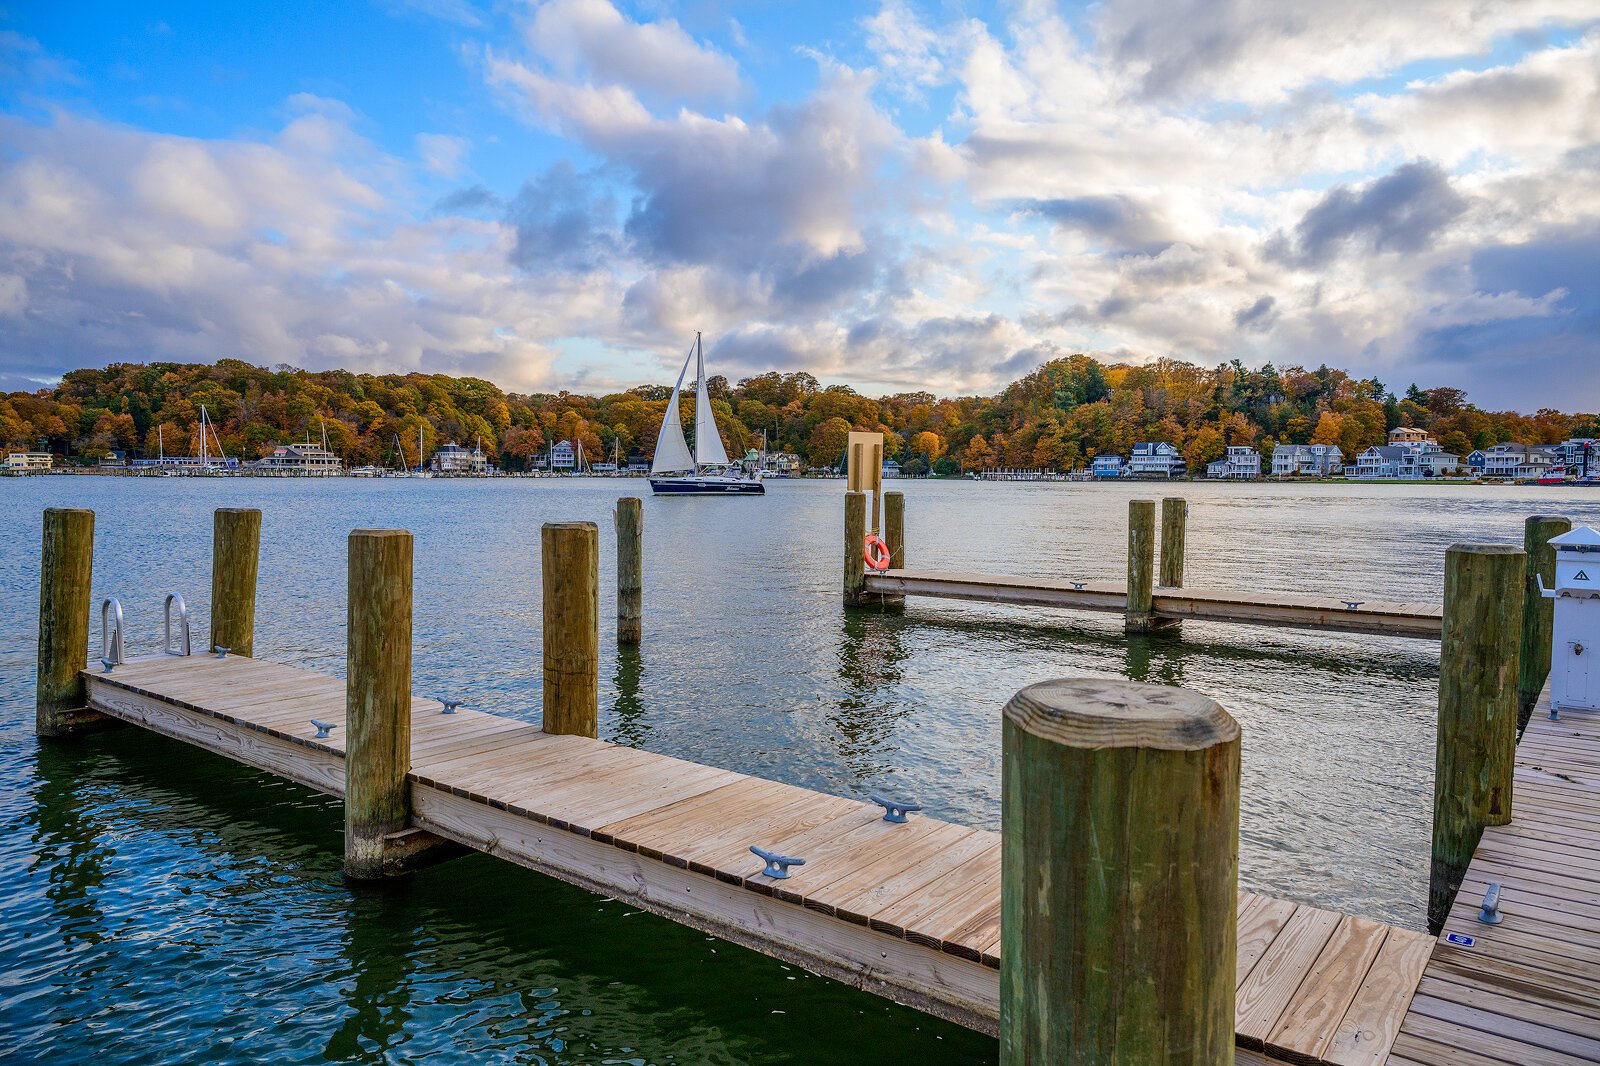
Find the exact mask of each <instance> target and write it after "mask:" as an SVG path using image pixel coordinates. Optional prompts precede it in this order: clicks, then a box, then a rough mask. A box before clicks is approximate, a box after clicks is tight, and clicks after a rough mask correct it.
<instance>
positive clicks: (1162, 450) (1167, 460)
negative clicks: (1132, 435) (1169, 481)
mask: <svg viewBox="0 0 1600 1066" xmlns="http://www.w3.org/2000/svg"><path fill="white" fill-rule="evenodd" d="M1188 469H1189V464H1188V463H1186V462H1185V461H1184V458H1183V453H1182V452H1180V451H1179V450H1178V449H1177V447H1176V446H1175V445H1172V444H1168V443H1167V442H1166V441H1164V440H1161V441H1140V442H1139V443H1138V444H1135V445H1134V446H1133V454H1132V455H1131V456H1129V458H1128V474H1129V475H1130V476H1131V477H1144V478H1172V477H1179V476H1181V475H1182V474H1184V473H1186V472H1187V471H1188Z"/></svg>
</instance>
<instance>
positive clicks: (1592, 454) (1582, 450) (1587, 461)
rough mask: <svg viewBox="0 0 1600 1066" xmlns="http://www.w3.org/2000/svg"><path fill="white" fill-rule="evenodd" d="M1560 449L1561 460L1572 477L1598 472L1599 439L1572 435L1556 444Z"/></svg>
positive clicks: (1599, 471) (1599, 466) (1599, 467)
mask: <svg viewBox="0 0 1600 1066" xmlns="http://www.w3.org/2000/svg"><path fill="white" fill-rule="evenodd" d="M1556 447H1557V448H1559V449H1560V450H1561V462H1562V465H1564V466H1565V467H1566V468H1567V473H1569V474H1571V475H1572V476H1573V477H1588V476H1589V475H1591V474H1600V440H1596V439H1595V438H1593V437H1573V438H1572V439H1571V440H1564V441H1562V442H1561V443H1560V444H1558V445H1556Z"/></svg>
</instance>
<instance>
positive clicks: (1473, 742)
mask: <svg viewBox="0 0 1600 1066" xmlns="http://www.w3.org/2000/svg"><path fill="white" fill-rule="evenodd" d="M1524 560H1525V556H1524V554H1523V552H1522V550H1521V549H1520V548H1516V547H1513V546H1511V545H1509V544H1457V545H1454V546H1452V547H1451V548H1450V549H1449V550H1448V551H1447V552H1445V563H1444V632H1443V636H1442V640H1441V643H1440V649H1439V719H1438V739H1437V742H1436V743H1437V746H1436V749H1435V766H1434V783H1433V854H1432V864H1431V870H1430V876H1429V885H1428V928H1429V929H1430V930H1431V931H1432V932H1433V933H1434V934H1437V933H1438V932H1439V930H1440V928H1441V927H1442V926H1443V925H1444V920H1445V918H1446V916H1448V914H1449V913H1450V905H1451V902H1452V901H1453V900H1454V899H1455V895H1456V890H1457V889H1458V888H1459V887H1460V886H1461V878H1462V875H1463V874H1464V873H1465V872H1466V869H1467V864H1468V863H1469V862H1471V861H1472V853H1473V851H1474V850H1475V849H1476V848H1477V846H1478V840H1479V838H1480V837H1481V836H1482V835H1483V829H1484V827H1485V826H1489V825H1505V824H1506V823H1508V822H1510V821H1511V780H1512V767H1513V760H1514V758H1515V755H1516V742H1517V739H1516V728H1517V679H1518V672H1519V671H1518V661H1519V659H1520V657H1521V656H1520V652H1521V634H1522V601H1523V595H1522V591H1523V590H1522V584H1523V580H1524V566H1523V564H1524Z"/></svg>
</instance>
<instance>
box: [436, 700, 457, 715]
mask: <svg viewBox="0 0 1600 1066" xmlns="http://www.w3.org/2000/svg"><path fill="white" fill-rule="evenodd" d="M439 702H440V703H441V704H443V705H444V710H442V711H440V712H439V713H440V714H455V713H456V708H457V707H460V706H461V701H460V700H440V701H439Z"/></svg>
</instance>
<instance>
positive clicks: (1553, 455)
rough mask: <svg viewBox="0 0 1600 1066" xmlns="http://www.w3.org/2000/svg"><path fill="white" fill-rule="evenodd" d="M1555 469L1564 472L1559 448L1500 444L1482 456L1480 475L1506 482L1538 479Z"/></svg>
mask: <svg viewBox="0 0 1600 1066" xmlns="http://www.w3.org/2000/svg"><path fill="white" fill-rule="evenodd" d="M1558 467H1560V468H1561V469H1565V464H1564V462H1563V460H1562V454H1561V448H1560V447H1559V446H1558V445H1554V444H1518V443H1517V442H1516V441H1502V442H1501V443H1499V444H1496V445H1495V446H1494V447H1493V448H1490V449H1489V450H1488V452H1487V453H1486V454H1485V455H1484V464H1483V476H1484V477H1490V478H1504V479H1506V480H1512V479H1517V478H1539V477H1544V476H1545V475H1546V474H1549V473H1552V472H1553V471H1555V470H1556V469H1557V468H1558Z"/></svg>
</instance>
